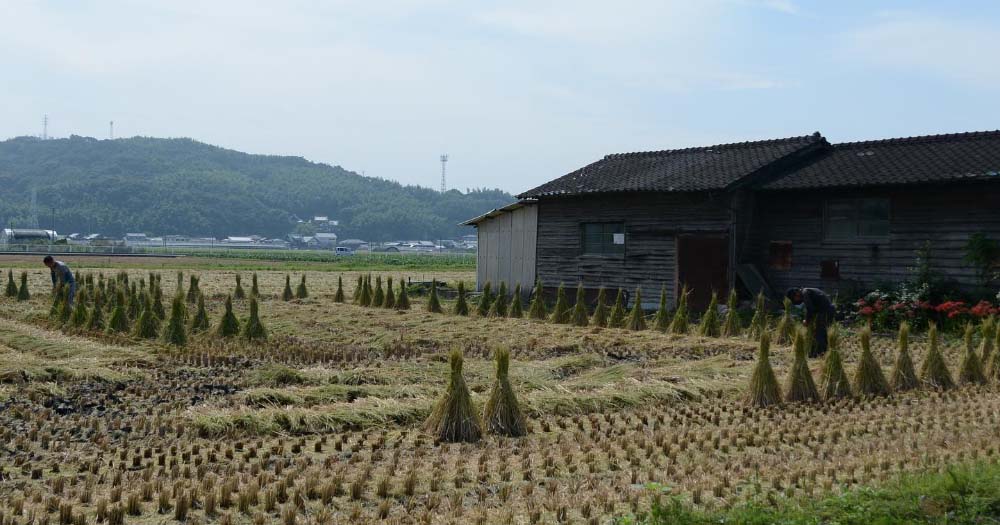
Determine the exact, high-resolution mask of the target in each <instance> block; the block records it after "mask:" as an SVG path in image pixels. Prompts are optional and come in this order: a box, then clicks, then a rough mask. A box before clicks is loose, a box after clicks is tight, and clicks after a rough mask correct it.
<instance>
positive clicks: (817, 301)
mask: <svg viewBox="0 0 1000 525" xmlns="http://www.w3.org/2000/svg"><path fill="white" fill-rule="evenodd" d="M785 296H786V297H788V299H789V300H791V301H792V304H794V305H795V306H802V307H803V309H804V310H805V320H804V321H803V323H805V324H806V325H810V324H811V325H812V327H813V332H814V334H815V337H816V340H815V342H814V344H813V346H812V351H811V352H809V357H820V356H822V355H823V354H825V353H826V349H827V342H826V329H827V325H829V324H830V323H831V322H833V320H834V318H835V315H836V313H837V311H836V309H835V308H834V307H833V301H831V300H830V296H829V295H827V294H826V292H824V291H823V290H820V289H819V288H789V289H788V291H787V292H786V293H785Z"/></svg>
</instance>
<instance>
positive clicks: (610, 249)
mask: <svg viewBox="0 0 1000 525" xmlns="http://www.w3.org/2000/svg"><path fill="white" fill-rule="evenodd" d="M581 230H582V231H581V234H582V235H581V236H582V244H583V253H585V254H598V255H605V254H606V255H614V254H622V253H625V224H624V223H621V222H586V223H583V225H582V228H581Z"/></svg>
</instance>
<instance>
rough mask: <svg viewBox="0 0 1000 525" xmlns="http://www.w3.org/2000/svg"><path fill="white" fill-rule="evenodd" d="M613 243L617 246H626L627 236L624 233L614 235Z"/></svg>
mask: <svg viewBox="0 0 1000 525" xmlns="http://www.w3.org/2000/svg"><path fill="white" fill-rule="evenodd" d="M611 235H612V236H613V239H612V242H613V243H615V244H625V234H624V233H612V234H611Z"/></svg>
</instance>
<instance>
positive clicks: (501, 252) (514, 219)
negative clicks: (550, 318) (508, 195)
mask: <svg viewBox="0 0 1000 525" xmlns="http://www.w3.org/2000/svg"><path fill="white" fill-rule="evenodd" d="M537 227H538V210H537V208H536V207H535V206H525V207H522V208H518V209H515V210H512V211H508V212H504V213H502V214H500V215H498V216H496V217H490V218H488V219H484V220H483V221H482V222H480V223H479V224H478V225H477V229H478V237H479V249H478V253H477V261H476V262H477V264H476V288H477V289H478V290H482V288H483V285H484V284H486V283H487V282H489V283H491V285H492V286H493V287H494V290H495V289H496V287H497V286H498V285H499V284H500V283H501V282H505V283H507V288H508V289H509V290H511V291H513V290H514V287H515V286H517V285H518V284H521V285H522V287H523V290H524V292H525V293H527V292H529V291H530V289H531V285H532V283H534V282H535V235H536V231H537Z"/></svg>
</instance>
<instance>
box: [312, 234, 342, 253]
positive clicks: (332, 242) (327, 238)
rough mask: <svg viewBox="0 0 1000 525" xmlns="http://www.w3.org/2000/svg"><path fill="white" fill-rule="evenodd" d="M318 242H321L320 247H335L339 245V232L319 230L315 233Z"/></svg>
mask: <svg viewBox="0 0 1000 525" xmlns="http://www.w3.org/2000/svg"><path fill="white" fill-rule="evenodd" d="M315 237H316V241H317V243H319V247H320V248H324V249H331V250H332V249H333V248H334V247H335V246H337V234H336V233H323V232H319V233H317V234H316V235H315Z"/></svg>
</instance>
